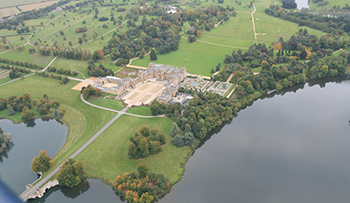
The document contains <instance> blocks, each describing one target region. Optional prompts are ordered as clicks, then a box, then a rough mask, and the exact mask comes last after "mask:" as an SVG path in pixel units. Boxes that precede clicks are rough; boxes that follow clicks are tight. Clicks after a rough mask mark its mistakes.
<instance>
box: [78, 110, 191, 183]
mask: <svg viewBox="0 0 350 203" xmlns="http://www.w3.org/2000/svg"><path fill="white" fill-rule="evenodd" d="M143 125H147V126H148V127H149V128H150V129H153V128H158V129H159V130H160V132H161V133H163V134H164V135H165V137H166V140H167V143H166V144H165V145H164V146H163V150H162V151H161V152H160V153H158V154H155V155H151V156H149V157H147V158H143V159H137V160H135V159H129V158H128V155H127V153H128V146H129V142H130V141H129V139H130V137H131V136H133V135H134V133H135V132H136V131H137V130H138V129H140V128H141V127H142V126H143ZM171 127H172V121H171V120H169V119H168V118H137V117H132V116H127V115H122V116H121V117H120V118H119V119H118V120H117V121H116V122H114V123H113V124H112V125H111V126H110V127H109V128H108V129H107V130H106V131H105V132H103V133H102V134H101V135H100V136H99V137H98V138H97V139H96V140H95V141H94V142H93V143H92V144H91V145H89V146H88V147H87V148H86V149H85V150H84V151H83V152H82V153H80V154H79V155H78V156H77V157H76V159H77V160H82V161H83V162H84V164H85V167H86V168H85V169H86V171H87V172H88V173H91V174H94V175H97V176H99V177H105V178H107V179H108V180H110V181H113V180H114V179H115V177H116V176H117V175H122V174H124V173H125V172H131V171H136V169H137V164H139V163H145V164H147V165H148V166H149V167H150V168H151V171H152V172H155V173H162V174H163V175H164V176H165V177H166V178H168V179H169V180H170V182H171V183H176V182H178V181H179V180H180V178H181V176H182V175H183V173H184V167H183V165H184V164H185V163H186V161H187V159H188V158H189V156H190V155H191V154H192V150H191V149H190V147H188V146H186V147H181V148H177V147H176V146H175V145H173V144H171V143H170V141H171V139H172V137H171V136H170V129H171Z"/></svg>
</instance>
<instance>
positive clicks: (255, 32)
mask: <svg viewBox="0 0 350 203" xmlns="http://www.w3.org/2000/svg"><path fill="white" fill-rule="evenodd" d="M253 6H254V11H253V12H252V22H253V30H254V38H255V40H257V38H256V31H255V22H254V13H255V11H256V7H255V5H254V4H253Z"/></svg>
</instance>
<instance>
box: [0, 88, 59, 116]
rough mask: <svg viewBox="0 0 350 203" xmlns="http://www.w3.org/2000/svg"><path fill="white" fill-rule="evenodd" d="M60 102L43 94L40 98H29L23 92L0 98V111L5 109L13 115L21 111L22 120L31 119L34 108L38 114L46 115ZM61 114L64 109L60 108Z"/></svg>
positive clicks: (56, 107)
mask: <svg viewBox="0 0 350 203" xmlns="http://www.w3.org/2000/svg"><path fill="white" fill-rule="evenodd" d="M59 106H60V103H59V102H58V101H56V100H50V99H49V97H48V96H47V95H46V94H44V96H43V98H42V99H40V100H35V99H31V96H30V95H29V94H26V93H25V94H23V95H22V96H21V97H17V96H9V98H8V99H5V98H0V111H2V110H5V109H7V111H8V113H9V115H10V116H11V115H14V114H15V113H16V111H17V112H21V117H22V119H23V120H24V121H28V120H32V119H33V118H34V112H33V110H36V111H38V112H39V113H40V115H46V114H48V113H49V112H50V111H53V110H57V109H58V107H59ZM60 114H61V116H63V115H64V109H62V108H61V109H60Z"/></svg>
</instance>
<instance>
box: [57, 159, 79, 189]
mask: <svg viewBox="0 0 350 203" xmlns="http://www.w3.org/2000/svg"><path fill="white" fill-rule="evenodd" d="M84 167H85V166H84V164H83V162H81V161H75V160H73V159H68V160H67V161H66V162H64V163H63V164H62V166H61V168H60V171H59V172H58V174H57V180H58V182H59V184H60V185H61V186H66V187H74V186H77V185H78V184H79V183H80V182H81V181H82V180H84V179H85V169H84Z"/></svg>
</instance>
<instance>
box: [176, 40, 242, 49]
mask: <svg viewBox="0 0 350 203" xmlns="http://www.w3.org/2000/svg"><path fill="white" fill-rule="evenodd" d="M181 38H182V39H187V38H186V37H181ZM196 42H201V43H205V44H211V45H215V46H220V47H229V48H234V49H248V48H247V47H237V46H230V45H223V44H216V43H212V42H206V41H202V40H198V39H197V40H196Z"/></svg>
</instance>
